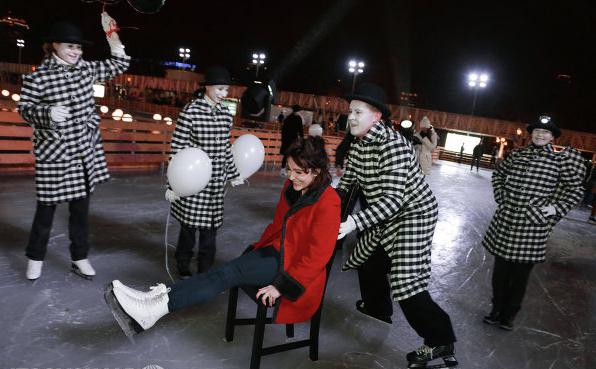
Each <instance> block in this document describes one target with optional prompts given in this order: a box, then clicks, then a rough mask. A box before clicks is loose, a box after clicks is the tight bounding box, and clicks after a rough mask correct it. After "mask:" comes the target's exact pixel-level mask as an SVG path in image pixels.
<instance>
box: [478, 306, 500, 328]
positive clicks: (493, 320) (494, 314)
mask: <svg viewBox="0 0 596 369" xmlns="http://www.w3.org/2000/svg"><path fill="white" fill-rule="evenodd" d="M482 321H483V322H485V323H486V324H490V325H497V324H499V312H498V311H495V310H492V311H491V312H490V314H488V315H487V316H485V317H484V318H483V319H482Z"/></svg>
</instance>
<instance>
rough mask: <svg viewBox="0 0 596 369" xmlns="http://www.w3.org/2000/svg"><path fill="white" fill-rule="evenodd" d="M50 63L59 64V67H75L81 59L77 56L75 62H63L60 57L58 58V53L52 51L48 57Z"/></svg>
mask: <svg viewBox="0 0 596 369" xmlns="http://www.w3.org/2000/svg"><path fill="white" fill-rule="evenodd" d="M50 61H51V63H50V65H55V66H59V67H63V68H76V67H77V66H78V64H79V62H80V61H81V58H79V59H78V60H77V62H76V63H74V64H69V63H67V62H65V61H64V60H63V59H62V58H60V57H59V56H58V55H56V53H52V57H51V58H50Z"/></svg>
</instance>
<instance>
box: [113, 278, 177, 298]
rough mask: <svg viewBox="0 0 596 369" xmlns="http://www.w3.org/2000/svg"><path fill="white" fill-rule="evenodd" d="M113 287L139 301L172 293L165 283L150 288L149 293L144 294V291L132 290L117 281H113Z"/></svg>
mask: <svg viewBox="0 0 596 369" xmlns="http://www.w3.org/2000/svg"><path fill="white" fill-rule="evenodd" d="M112 286H113V288H114V290H121V291H122V292H124V293H125V294H127V295H128V296H130V297H134V298H136V299H139V300H148V299H152V298H154V297H156V296H159V295H161V294H163V293H168V292H170V289H169V288H167V287H166V285H165V284H163V283H160V284H158V285H155V286H151V287H149V292H143V291H139V290H135V289H134V288H130V287H128V286H126V285H125V284H124V283H122V282H120V281H119V280H117V279H115V280H113V281H112Z"/></svg>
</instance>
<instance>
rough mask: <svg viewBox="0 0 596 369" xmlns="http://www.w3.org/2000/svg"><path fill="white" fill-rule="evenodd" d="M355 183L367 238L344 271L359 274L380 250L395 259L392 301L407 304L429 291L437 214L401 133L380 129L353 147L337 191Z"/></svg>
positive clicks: (378, 126) (381, 126)
mask: <svg viewBox="0 0 596 369" xmlns="http://www.w3.org/2000/svg"><path fill="white" fill-rule="evenodd" d="M355 182H356V183H358V185H359V186H360V188H361V189H362V191H363V193H364V195H365V196H366V201H367V202H368V207H367V208H366V209H365V210H363V211H361V212H360V213H358V214H354V215H352V217H353V218H354V221H355V223H356V227H357V228H358V230H360V231H364V233H363V235H362V236H361V237H360V239H359V240H358V243H357V244H356V247H355V248H354V250H353V251H352V254H351V255H350V257H349V258H348V261H347V262H346V264H345V266H344V269H349V268H358V266H360V265H362V264H363V263H364V262H365V261H366V260H367V259H368V257H369V256H370V255H371V254H372V252H373V251H374V249H375V248H376V247H382V248H384V249H385V251H386V252H387V254H388V255H389V258H390V259H391V270H390V275H389V279H390V284H391V291H392V295H393V299H394V300H396V301H399V300H404V299H407V298H408V297H411V296H414V295H416V294H418V293H420V292H423V291H425V290H426V288H427V286H428V281H429V279H430V263H431V244H432V238H433V233H434V230H435V226H436V224H437V216H438V208H437V202H436V199H435V197H434V195H433V193H432V192H431V190H430V188H429V187H428V184H427V183H426V182H425V181H424V174H423V173H422V171H421V170H420V166H419V165H418V161H417V159H416V156H415V154H414V151H413V148H412V146H411V144H410V143H409V142H408V141H407V140H406V139H405V138H404V137H403V136H402V135H401V134H399V133H398V132H396V131H394V130H393V129H391V128H389V127H386V126H385V125H384V124H382V123H380V122H379V123H376V124H375V125H374V126H373V127H372V128H371V129H370V131H369V132H368V133H367V134H366V136H364V137H363V138H362V139H359V140H356V141H354V143H352V146H351V147H350V152H349V155H348V164H347V167H346V171H345V173H344V175H343V176H342V178H341V180H340V182H339V184H338V190H339V191H340V192H343V191H347V190H348V189H349V188H350V186H351V185H352V184H353V183H355Z"/></svg>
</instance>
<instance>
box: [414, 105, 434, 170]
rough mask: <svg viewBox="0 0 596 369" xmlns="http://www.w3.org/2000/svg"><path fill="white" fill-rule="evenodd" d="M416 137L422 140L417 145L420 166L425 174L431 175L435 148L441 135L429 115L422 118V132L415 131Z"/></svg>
mask: <svg viewBox="0 0 596 369" xmlns="http://www.w3.org/2000/svg"><path fill="white" fill-rule="evenodd" d="M414 137H417V138H418V139H419V140H420V145H417V146H415V149H416V156H417V158H418V162H419V163H420V168H421V169H422V172H423V173H424V174H425V175H429V174H430V169H431V167H432V165H433V150H434V149H435V148H436V147H437V140H438V138H439V136H438V135H437V132H435V130H434V128H433V126H432V125H431V124H430V120H429V119H428V118H427V117H422V119H421V120H420V132H418V133H415V134H414Z"/></svg>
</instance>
